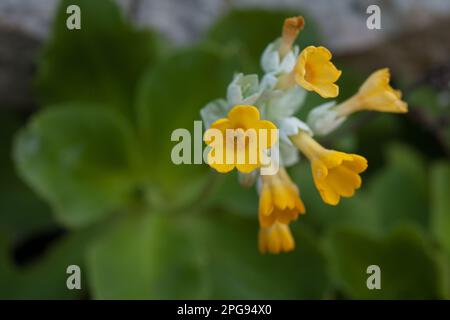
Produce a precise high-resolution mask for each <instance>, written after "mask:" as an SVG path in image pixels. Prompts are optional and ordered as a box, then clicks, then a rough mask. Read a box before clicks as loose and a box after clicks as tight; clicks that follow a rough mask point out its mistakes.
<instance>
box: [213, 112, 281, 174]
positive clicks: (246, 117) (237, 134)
mask: <svg viewBox="0 0 450 320" xmlns="http://www.w3.org/2000/svg"><path fill="white" fill-rule="evenodd" d="M276 129H277V127H276V126H275V125H274V124H273V123H272V122H270V121H268V120H261V119H260V116H259V111H258V109H257V108H256V107H254V106H249V105H237V106H234V107H233V108H232V109H231V110H230V112H229V113H228V117H227V118H222V119H219V120H217V121H216V122H214V123H213V124H212V125H211V128H209V129H208V130H207V131H206V132H205V135H204V140H205V142H206V143H207V144H208V145H209V146H210V147H211V150H210V152H209V153H208V164H209V165H210V166H211V167H212V168H214V169H216V170H217V171H218V172H221V173H225V172H229V171H231V170H233V169H234V168H235V167H236V168H237V169H238V170H239V171H240V172H243V173H249V172H251V171H253V170H255V169H257V168H259V167H260V166H261V159H262V152H263V151H264V149H268V148H270V147H271V146H272V145H273V144H274V143H275V142H276V141H275V139H273V137H272V135H271V133H272V132H271V131H272V130H276ZM262 131H264V132H262ZM262 134H265V135H262ZM263 137H266V138H264V141H260V139H263Z"/></svg>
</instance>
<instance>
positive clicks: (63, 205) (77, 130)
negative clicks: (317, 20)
mask: <svg viewBox="0 0 450 320" xmlns="http://www.w3.org/2000/svg"><path fill="white" fill-rule="evenodd" d="M14 156H15V162H16V165H17V168H18V170H19V173H20V174H21V176H22V177H23V178H24V179H25V181H26V182H27V183H28V184H29V185H30V186H31V187H32V188H33V189H34V190H35V191H36V192H37V193H38V194H39V195H40V196H41V197H43V198H44V199H46V200H47V201H48V202H49V203H50V204H51V205H52V207H53V209H54V211H55V213H56V215H57V218H58V219H59V220H60V221H61V222H63V223H64V224H66V225H68V226H81V225H85V224H89V223H92V222H94V221H96V220H98V219H100V218H102V217H104V216H105V215H107V214H109V213H111V212H112V211H113V210H115V209H117V207H119V206H121V205H123V204H124V203H125V202H126V201H127V200H128V198H129V196H130V193H131V191H132V188H133V186H134V184H135V183H136V177H137V173H136V168H137V166H138V161H139V157H138V154H137V148H136V142H135V138H134V135H133V133H132V131H131V129H130V128H129V127H128V125H127V123H126V122H125V121H124V119H123V118H122V117H121V116H119V115H118V114H116V113H114V112H112V111H111V110H108V109H105V108H101V107H98V106H94V105H91V106H85V107H83V106H77V105H73V106H72V105H71V106H69V105H62V106H60V107H57V108H51V109H47V110H45V111H43V112H41V113H39V114H37V115H36V116H35V117H34V118H33V119H32V121H31V123H30V124H29V125H28V126H27V127H26V128H25V129H23V130H22V131H21V132H20V133H19V135H18V136H17V140H16V143H15V150H14Z"/></svg>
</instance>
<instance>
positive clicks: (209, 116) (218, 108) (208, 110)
mask: <svg viewBox="0 0 450 320" xmlns="http://www.w3.org/2000/svg"><path fill="white" fill-rule="evenodd" d="M229 110H230V106H229V104H228V102H227V101H226V100H224V99H216V100H213V101H211V102H209V103H208V104H207V105H206V106H204V107H203V108H202V109H201V110H200V116H201V117H202V120H203V124H204V126H205V128H206V129H208V128H209V127H211V124H213V123H214V122H215V121H216V120H217V119H221V118H225V117H226V116H227V114H228V111H229Z"/></svg>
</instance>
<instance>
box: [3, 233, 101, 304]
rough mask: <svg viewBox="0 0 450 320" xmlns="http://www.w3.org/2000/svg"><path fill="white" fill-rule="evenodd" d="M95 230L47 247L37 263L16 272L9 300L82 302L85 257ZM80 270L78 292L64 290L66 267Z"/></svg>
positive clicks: (85, 295)
mask: <svg viewBox="0 0 450 320" xmlns="http://www.w3.org/2000/svg"><path fill="white" fill-rule="evenodd" d="M97 231H98V229H95V228H91V229H84V230H81V231H74V232H72V233H70V234H68V235H65V236H63V237H62V238H61V239H58V240H57V242H56V243H54V244H51V245H50V246H49V248H47V250H46V252H45V253H44V255H43V256H42V257H40V258H39V259H38V260H37V261H34V262H33V263H32V264H31V265H27V266H26V267H25V268H20V269H16V272H17V275H16V280H15V281H14V291H13V295H12V296H11V298H13V299H82V298H86V297H87V296H88V289H89V284H88V279H87V274H86V265H85V254H86V249H87V248H88V247H89V245H90V243H91V240H92V237H93V236H94V235H95V234H96V232H97ZM70 265H77V266H79V267H80V269H81V290H69V289H68V288H67V284H66V282H67V278H68V277H69V276H70V274H68V273H67V267H68V266H70Z"/></svg>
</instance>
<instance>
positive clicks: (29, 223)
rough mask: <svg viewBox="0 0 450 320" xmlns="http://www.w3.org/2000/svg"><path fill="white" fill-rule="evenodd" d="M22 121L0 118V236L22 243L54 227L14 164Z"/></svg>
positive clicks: (10, 116)
mask: <svg viewBox="0 0 450 320" xmlns="http://www.w3.org/2000/svg"><path fill="white" fill-rule="evenodd" d="M19 127H20V121H19V119H18V117H17V116H16V115H14V114H12V113H7V112H2V113H1V115H0V154H1V155H2V156H1V157H0V232H3V233H4V234H5V236H6V235H7V236H8V238H9V239H16V240H18V239H21V238H23V237H26V236H27V235H29V234H31V233H32V232H36V231H37V230H43V229H45V228H48V227H50V226H52V225H53V224H54V220H53V217H52V215H51V212H50V209H49V207H48V206H47V205H46V204H45V202H44V201H42V200H41V199H39V198H38V197H37V196H36V195H35V194H34V193H33V192H32V191H31V190H30V189H29V188H28V187H27V186H26V185H25V184H24V182H23V181H22V180H21V179H20V178H19V176H18V175H17V173H16V172H15V168H14V164H13V160H12V154H11V153H12V140H13V137H14V134H15V133H16V132H17V131H18V130H19Z"/></svg>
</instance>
